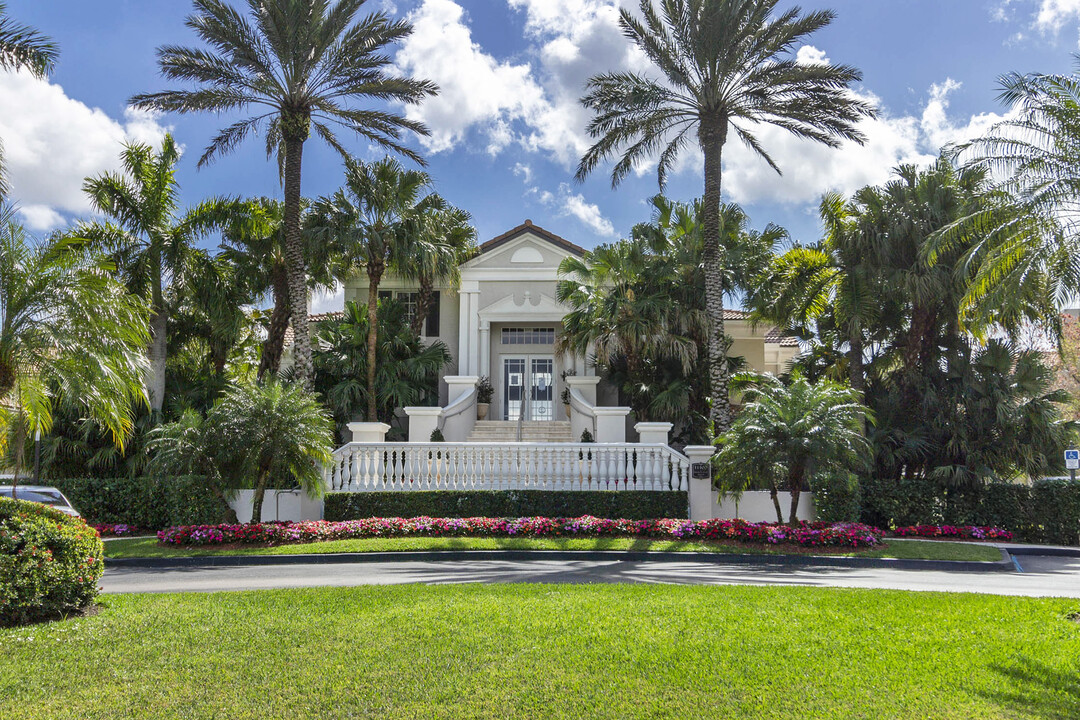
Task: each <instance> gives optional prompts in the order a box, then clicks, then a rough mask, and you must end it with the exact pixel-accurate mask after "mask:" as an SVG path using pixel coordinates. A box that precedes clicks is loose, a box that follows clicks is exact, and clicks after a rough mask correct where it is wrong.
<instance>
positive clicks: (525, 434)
mask: <svg viewBox="0 0 1080 720" xmlns="http://www.w3.org/2000/svg"><path fill="white" fill-rule="evenodd" d="M517 431H518V423H517V422H516V421H514V420H478V421H477V422H476V425H475V426H474V427H473V431H472V433H471V434H470V435H469V439H468V442H475V443H503V442H517ZM521 442H543V443H569V442H574V438H573V436H572V435H571V432H570V422H569V421H568V420H550V421H528V422H524V423H522V424H521Z"/></svg>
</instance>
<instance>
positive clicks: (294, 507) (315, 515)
mask: <svg viewBox="0 0 1080 720" xmlns="http://www.w3.org/2000/svg"><path fill="white" fill-rule="evenodd" d="M254 496H255V491H254V490H240V491H238V492H237V494H236V497H235V498H234V499H233V500H232V501H231V502H230V503H229V507H231V508H232V509H233V510H234V511H236V519H237V520H239V521H240V522H242V523H246V522H249V521H250V520H251V499H252V498H253V497H254ZM279 498H280V502H279ZM279 507H280V509H281V515H280V516H279V515H278V514H277V511H278V508H279ZM322 513H323V501H322V500H321V499H318V500H312V499H311V498H309V497H308V496H307V495H305V494H304V493H303V492H301V491H299V490H297V491H292V490H267V491H266V494H265V495H264V496H263V506H262V519H263V522H273V521H277V520H282V521H285V520H291V521H293V522H297V521H300V520H321V519H322Z"/></svg>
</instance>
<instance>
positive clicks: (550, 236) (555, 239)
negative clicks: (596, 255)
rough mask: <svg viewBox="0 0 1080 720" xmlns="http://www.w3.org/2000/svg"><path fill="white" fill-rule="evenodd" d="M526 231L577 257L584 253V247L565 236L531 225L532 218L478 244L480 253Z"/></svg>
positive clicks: (503, 243)
mask: <svg viewBox="0 0 1080 720" xmlns="http://www.w3.org/2000/svg"><path fill="white" fill-rule="evenodd" d="M526 233H530V234H532V235H535V236H536V237H538V238H541V239H543V240H547V241H548V242H549V243H551V244H552V245H555V246H556V247H559V248H562V249H563V250H566V251H567V252H570V253H573V254H574V255H577V256H579V257H580V256H582V255H584V254H585V248H583V247H581V246H580V245H575V244H574V243H572V242H570V241H569V240H567V239H566V238H561V237H559V236H558V235H556V234H555V233H553V232H551V231H550V230H545V229H544V228H542V227H540V226H539V225H533V221H532V220H526V221H525V222H523V223H522V224H520V225H518V226H517V227H516V228H512V229H510V230H507V231H506V232H504V233H503V234H502V235H499V236H497V237H493V238H491V239H490V240H488V241H487V242H486V243H484V244H483V245H481V246H480V254H481V255H483V254H484V253H486V252H489V251H491V250H494V249H495V248H497V247H500V246H502V245H505V244H506V243H508V242H510V241H511V240H514V239H516V238H519V237H521V236H522V235H525V234H526Z"/></svg>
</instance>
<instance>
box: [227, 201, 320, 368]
mask: <svg viewBox="0 0 1080 720" xmlns="http://www.w3.org/2000/svg"><path fill="white" fill-rule="evenodd" d="M284 218H285V206H284V204H283V203H282V202H280V201H278V200H271V199H270V198H257V199H254V200H242V201H237V202H235V203H233V204H232V205H231V206H230V207H229V208H227V210H226V214H225V217H223V218H222V219H221V223H220V224H221V227H222V243H221V254H222V256H223V257H226V258H228V259H229V260H230V261H231V262H232V263H233V265H235V267H236V269H237V274H238V277H239V279H240V282H242V283H243V285H244V286H245V287H247V288H248V289H249V290H250V291H251V292H252V293H253V295H254V296H255V297H257V298H258V297H263V296H266V295H269V296H270V299H271V301H272V302H273V309H272V310H271V312H270V320H269V327H268V328H267V335H266V339H265V340H264V341H263V344H262V352H261V354H260V357H259V369H258V379H259V380H262V379H263V377H264V376H265V375H266V374H267V373H270V374H271V375H276V374H277V372H278V370H279V368H280V366H281V355H282V352H283V350H284V347H285V331H286V330H287V329H288V327H289V315H290V303H289V277H288V267H287V263H286V261H285V223H284ZM301 239H302V242H303V245H304V263H305V265H306V266H307V269H308V274H309V276H310V281H309V287H318V288H328V287H330V286H331V284H332V279H331V277H330V262H329V255H328V253H327V250H328V248H326V247H325V246H323V245H322V244H320V243H318V242H314V241H313V240H312V236H311V233H310V232H308V231H307V230H306V229H305V231H304V232H303V233H302V234H301Z"/></svg>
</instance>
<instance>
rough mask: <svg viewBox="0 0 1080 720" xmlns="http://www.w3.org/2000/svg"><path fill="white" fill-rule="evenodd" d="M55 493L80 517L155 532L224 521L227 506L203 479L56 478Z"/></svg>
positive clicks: (184, 477) (195, 477) (54, 482)
mask: <svg viewBox="0 0 1080 720" xmlns="http://www.w3.org/2000/svg"><path fill="white" fill-rule="evenodd" d="M49 482H50V483H52V484H53V485H55V486H56V487H58V488H60V490H61V491H62V492H63V493H64V495H66V496H67V498H68V500H70V501H71V504H72V505H74V506H75V509H76V510H78V511H79V512H80V513H82V515H83V517H85V518H88V519H91V520H93V521H95V522H98V523H105V524H109V525H117V524H123V525H134V526H136V527H141V528H150V529H158V528H164V527H169V526H170V525H204V524H215V523H220V522H225V521H226V520H227V519H228V518H227V516H226V514H227V513H228V510H229V508H228V506H227V505H226V504H225V503H224V502H223V501H222V500H221V499H220V498H218V497H217V496H216V495H214V493H213V492H211V491H210V489H209V488H208V487H207V485H206V482H205V480H204V479H203V478H202V477H199V476H194V475H189V476H182V477H169V478H160V477H147V476H141V477H117V478H59V479H53V480H49Z"/></svg>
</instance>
